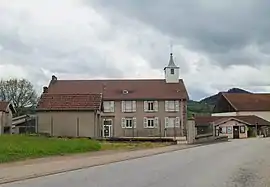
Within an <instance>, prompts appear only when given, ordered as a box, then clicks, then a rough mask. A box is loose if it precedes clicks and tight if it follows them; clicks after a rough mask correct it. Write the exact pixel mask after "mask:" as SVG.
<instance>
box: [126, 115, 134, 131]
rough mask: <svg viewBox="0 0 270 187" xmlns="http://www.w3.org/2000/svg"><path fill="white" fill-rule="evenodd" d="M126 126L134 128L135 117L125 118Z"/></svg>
mask: <svg viewBox="0 0 270 187" xmlns="http://www.w3.org/2000/svg"><path fill="white" fill-rule="evenodd" d="M125 128H127V129H130V128H133V118H125Z"/></svg>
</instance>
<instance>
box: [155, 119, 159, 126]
mask: <svg viewBox="0 0 270 187" xmlns="http://www.w3.org/2000/svg"><path fill="white" fill-rule="evenodd" d="M158 124H159V120H158V117H155V128H158Z"/></svg>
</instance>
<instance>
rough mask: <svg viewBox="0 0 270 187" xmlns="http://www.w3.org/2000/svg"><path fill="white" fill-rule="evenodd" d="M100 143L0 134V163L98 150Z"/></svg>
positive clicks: (84, 140)
mask: <svg viewBox="0 0 270 187" xmlns="http://www.w3.org/2000/svg"><path fill="white" fill-rule="evenodd" d="M100 149H101V144H100V143H99V142H97V141H93V140H89V139H59V138H47V137H38V136H24V135H1V136H0V163H3V162H10V161H15V160H23V159H26V158H38V157H45V156H51V155H63V154H70V153H82V152H88V151H98V150H100Z"/></svg>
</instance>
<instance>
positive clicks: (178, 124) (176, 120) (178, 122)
mask: <svg viewBox="0 0 270 187" xmlns="http://www.w3.org/2000/svg"><path fill="white" fill-rule="evenodd" d="M175 127H180V118H179V117H176V118H175Z"/></svg>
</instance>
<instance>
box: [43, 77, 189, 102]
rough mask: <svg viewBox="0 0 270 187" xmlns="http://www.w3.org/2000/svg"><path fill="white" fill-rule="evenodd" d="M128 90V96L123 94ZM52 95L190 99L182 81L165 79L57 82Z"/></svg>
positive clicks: (49, 91) (50, 90)
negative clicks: (167, 81)
mask: <svg viewBox="0 0 270 187" xmlns="http://www.w3.org/2000/svg"><path fill="white" fill-rule="evenodd" d="M123 90H127V91H128V93H127V94H123ZM48 93H51V94H89V93H103V99H104V100H125V99H126V100H129V99H157V100H158V99H188V94H187V91H186V88H185V85H184V82H183V80H182V79H180V80H179V83H166V82H165V80H164V79H136V80H134V79H123V80H121V79H117V80H56V81H54V83H51V84H50V86H49V88H48Z"/></svg>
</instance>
